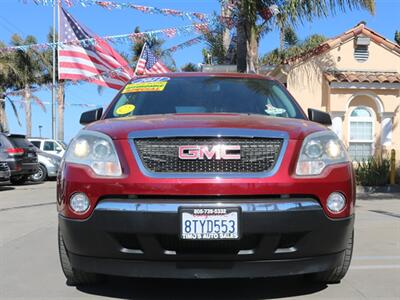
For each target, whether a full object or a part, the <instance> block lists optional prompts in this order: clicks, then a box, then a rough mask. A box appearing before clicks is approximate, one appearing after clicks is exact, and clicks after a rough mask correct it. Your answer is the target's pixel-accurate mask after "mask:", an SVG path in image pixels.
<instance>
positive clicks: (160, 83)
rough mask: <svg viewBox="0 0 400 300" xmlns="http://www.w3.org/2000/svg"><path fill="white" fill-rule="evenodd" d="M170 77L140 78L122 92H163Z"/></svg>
mask: <svg viewBox="0 0 400 300" xmlns="http://www.w3.org/2000/svg"><path fill="white" fill-rule="evenodd" d="M169 79H170V78H168V77H148V78H139V79H136V80H134V81H132V83H130V84H128V85H127V86H126V87H125V88H124V90H123V91H122V94H128V93H139V92H162V91H163V90H164V89H165V87H166V85H167V83H168V81H169Z"/></svg>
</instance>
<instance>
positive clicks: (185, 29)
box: [0, 23, 209, 53]
mask: <svg viewBox="0 0 400 300" xmlns="http://www.w3.org/2000/svg"><path fill="white" fill-rule="evenodd" d="M193 32H197V33H202V34H204V33H207V32H209V24H208V23H195V24H192V25H186V26H182V27H172V28H166V29H158V30H151V31H144V32H134V33H127V34H119V35H109V36H104V37H102V39H103V40H106V41H110V42H114V43H123V42H132V41H135V40H137V39H143V38H145V37H148V38H152V37H155V36H158V37H159V36H161V35H164V37H167V38H173V37H175V36H177V35H188V34H191V33H193ZM96 43H97V40H96V38H89V39H81V40H73V41H68V42H58V43H55V44H54V43H39V44H30V45H20V46H12V47H4V48H0V53H4V52H10V51H16V50H22V51H27V50H29V49H33V50H38V51H43V50H47V49H49V48H52V47H53V46H55V45H57V46H59V48H61V49H62V48H63V46H64V45H76V46H79V45H81V46H84V47H85V46H89V45H95V44H96Z"/></svg>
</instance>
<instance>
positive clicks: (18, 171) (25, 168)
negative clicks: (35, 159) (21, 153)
mask: <svg viewBox="0 0 400 300" xmlns="http://www.w3.org/2000/svg"><path fill="white" fill-rule="evenodd" d="M7 163H8V165H9V167H10V170H11V177H13V176H20V175H24V176H29V175H33V174H35V173H36V172H37V170H38V168H39V163H21V162H15V161H8V162H7Z"/></svg>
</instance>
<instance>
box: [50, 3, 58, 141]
mask: <svg viewBox="0 0 400 300" xmlns="http://www.w3.org/2000/svg"><path fill="white" fill-rule="evenodd" d="M58 3H59V2H58V0H53V84H52V89H51V136H52V138H53V139H55V138H56V99H55V97H56V47H57V46H56V14H57V7H56V5H57V6H58Z"/></svg>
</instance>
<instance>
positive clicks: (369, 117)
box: [349, 106, 374, 161]
mask: <svg viewBox="0 0 400 300" xmlns="http://www.w3.org/2000/svg"><path fill="white" fill-rule="evenodd" d="M373 145H374V117H373V114H372V110H371V109H370V108H368V107H365V106H358V107H356V108H355V109H353V111H352V112H351V114H350V118H349V153H350V156H351V158H352V159H353V160H356V161H360V160H363V159H368V158H370V157H371V156H372V154H373Z"/></svg>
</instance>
